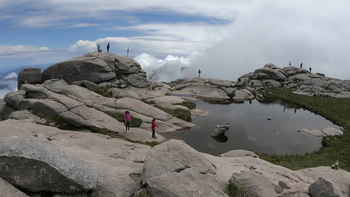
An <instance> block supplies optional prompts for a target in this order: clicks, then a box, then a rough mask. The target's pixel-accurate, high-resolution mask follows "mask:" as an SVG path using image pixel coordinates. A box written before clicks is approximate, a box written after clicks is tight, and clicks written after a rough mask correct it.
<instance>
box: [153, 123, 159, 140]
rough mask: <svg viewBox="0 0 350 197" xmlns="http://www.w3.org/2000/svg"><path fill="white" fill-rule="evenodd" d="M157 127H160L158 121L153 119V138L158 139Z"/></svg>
mask: <svg viewBox="0 0 350 197" xmlns="http://www.w3.org/2000/svg"><path fill="white" fill-rule="evenodd" d="M156 127H158V125H157V123H156V119H155V118H153V120H152V138H157V137H156Z"/></svg>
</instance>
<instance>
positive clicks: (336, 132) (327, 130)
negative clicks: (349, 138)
mask: <svg viewBox="0 0 350 197" xmlns="http://www.w3.org/2000/svg"><path fill="white" fill-rule="evenodd" d="M323 133H324V134H326V135H328V136H336V135H343V131H342V130H340V129H336V128H331V127H327V128H324V129H323Z"/></svg>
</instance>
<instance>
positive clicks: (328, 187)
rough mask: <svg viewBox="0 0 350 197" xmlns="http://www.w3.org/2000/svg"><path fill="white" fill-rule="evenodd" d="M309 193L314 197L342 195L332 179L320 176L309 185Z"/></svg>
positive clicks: (336, 196)
mask: <svg viewBox="0 0 350 197" xmlns="http://www.w3.org/2000/svg"><path fill="white" fill-rule="evenodd" d="M309 193H310V195H311V196H312V197H326V196H327V197H341V196H342V195H341V192H340V191H338V189H336V188H335V187H334V185H333V183H331V182H330V181H328V180H326V179H324V178H318V179H317V180H316V181H315V182H314V183H312V184H311V185H310V187H309Z"/></svg>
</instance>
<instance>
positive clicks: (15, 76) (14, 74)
mask: <svg viewBox="0 0 350 197" xmlns="http://www.w3.org/2000/svg"><path fill="white" fill-rule="evenodd" d="M17 77H18V76H17V73H15V72H12V73H10V74H8V75H7V76H6V77H4V79H12V78H17Z"/></svg>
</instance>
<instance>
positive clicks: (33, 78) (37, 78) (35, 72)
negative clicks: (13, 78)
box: [17, 68, 42, 89]
mask: <svg viewBox="0 0 350 197" xmlns="http://www.w3.org/2000/svg"><path fill="white" fill-rule="evenodd" d="M41 80H42V76H41V69H40V68H24V69H23V70H21V71H20V72H19V74H18V78H17V86H18V89H19V87H21V85H22V84H23V83H25V82H26V83H29V84H35V83H41Z"/></svg>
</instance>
